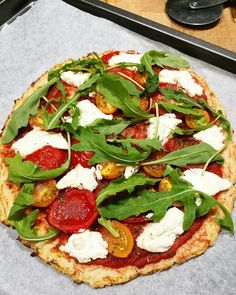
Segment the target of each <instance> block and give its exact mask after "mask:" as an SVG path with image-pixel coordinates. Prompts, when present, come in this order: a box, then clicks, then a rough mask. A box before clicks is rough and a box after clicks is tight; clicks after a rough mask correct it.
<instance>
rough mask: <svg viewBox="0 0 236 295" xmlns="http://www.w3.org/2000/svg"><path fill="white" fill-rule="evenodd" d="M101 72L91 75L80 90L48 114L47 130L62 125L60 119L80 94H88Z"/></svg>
mask: <svg viewBox="0 0 236 295" xmlns="http://www.w3.org/2000/svg"><path fill="white" fill-rule="evenodd" d="M99 76H100V74H95V75H92V76H90V78H89V79H88V80H86V81H85V82H84V83H83V84H82V85H80V87H79V90H78V91H77V92H75V94H74V95H73V96H72V97H71V98H70V99H69V100H67V101H66V102H64V103H63V104H61V105H60V107H59V108H58V110H57V111H56V112H55V113H53V114H46V115H45V117H46V120H45V122H46V126H45V127H46V130H51V129H54V128H57V127H60V120H61V117H62V115H63V114H64V113H65V111H67V110H68V109H69V108H71V107H72V106H73V105H75V103H76V102H77V100H78V98H79V97H80V96H83V95H86V94H87V91H88V89H89V88H91V87H92V85H93V84H94V83H95V82H96V81H97V79H98V78H99Z"/></svg>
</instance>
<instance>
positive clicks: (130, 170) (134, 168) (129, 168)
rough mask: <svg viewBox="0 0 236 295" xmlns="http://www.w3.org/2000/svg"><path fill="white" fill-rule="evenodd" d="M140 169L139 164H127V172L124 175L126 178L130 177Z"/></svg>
mask: <svg viewBox="0 0 236 295" xmlns="http://www.w3.org/2000/svg"><path fill="white" fill-rule="evenodd" d="M138 170H139V167H138V166H127V167H126V168H125V173H124V176H125V178H126V179H128V178H129V177H130V176H132V175H134V174H135V173H137V172H138Z"/></svg>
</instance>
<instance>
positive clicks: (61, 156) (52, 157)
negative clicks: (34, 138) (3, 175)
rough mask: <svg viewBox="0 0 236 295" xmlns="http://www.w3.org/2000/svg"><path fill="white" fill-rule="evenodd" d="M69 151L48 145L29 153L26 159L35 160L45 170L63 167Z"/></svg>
mask: <svg viewBox="0 0 236 295" xmlns="http://www.w3.org/2000/svg"><path fill="white" fill-rule="evenodd" d="M66 159H67V151H65V150H61V149H58V148H54V147H52V146H50V145H46V146H44V147H43V148H41V149H39V150H37V151H36V152H34V153H32V154H30V155H28V156H27V157H26V158H25V160H27V161H31V162H33V163H34V164H35V165H36V166H38V167H40V168H42V169H44V170H52V169H56V168H59V167H61V165H62V164H64V163H65V162H66Z"/></svg>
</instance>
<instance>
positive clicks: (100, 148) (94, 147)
mask: <svg viewBox="0 0 236 295" xmlns="http://www.w3.org/2000/svg"><path fill="white" fill-rule="evenodd" d="M74 136H75V138H76V139H78V140H79V142H80V143H79V144H74V145H73V146H72V149H73V150H74V151H90V152H95V155H94V156H93V157H92V158H91V159H90V160H89V164H90V165H94V164H96V163H101V162H107V161H112V162H115V163H119V164H125V165H136V164H137V163H138V162H139V161H143V160H144V159H146V158H147V157H148V156H149V154H150V152H151V149H150V150H149V151H144V152H140V151H138V150H137V149H136V148H134V147H131V146H130V147H127V150H124V149H123V148H122V147H119V146H115V145H111V144H108V143H107V141H106V138H105V136H104V134H95V133H93V132H92V131H91V130H90V129H89V128H82V127H81V128H79V129H78V131H77V133H76V134H75V135H74Z"/></svg>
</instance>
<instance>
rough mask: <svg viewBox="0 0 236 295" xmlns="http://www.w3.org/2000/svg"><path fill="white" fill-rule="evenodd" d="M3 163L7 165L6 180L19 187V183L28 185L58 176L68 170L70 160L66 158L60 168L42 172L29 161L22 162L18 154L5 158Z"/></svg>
mask: <svg viewBox="0 0 236 295" xmlns="http://www.w3.org/2000/svg"><path fill="white" fill-rule="evenodd" d="M5 162H6V164H7V165H8V179H10V180H11V181H13V182H14V183H15V184H17V185H20V184H21V183H30V182H33V181H39V180H44V179H51V178H55V177H58V176H60V175H61V174H63V173H64V172H65V171H66V170H67V169H68V167H69V164H70V159H69V157H68V159H67V161H66V162H65V163H64V164H63V165H61V167H59V168H56V169H52V170H43V169H41V168H39V167H37V166H36V165H35V164H34V163H32V162H30V161H23V159H22V157H21V156H20V155H19V154H16V155H15V157H14V158H6V159H5Z"/></svg>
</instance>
